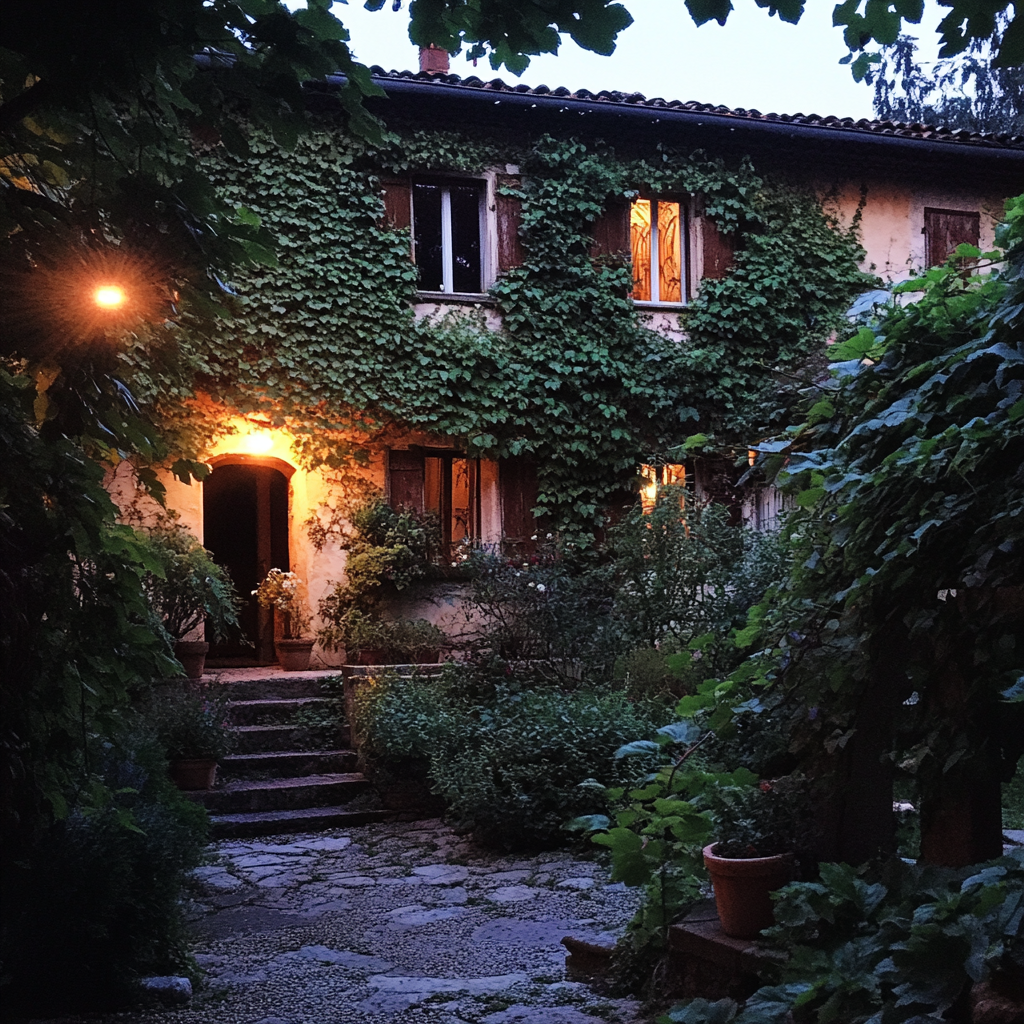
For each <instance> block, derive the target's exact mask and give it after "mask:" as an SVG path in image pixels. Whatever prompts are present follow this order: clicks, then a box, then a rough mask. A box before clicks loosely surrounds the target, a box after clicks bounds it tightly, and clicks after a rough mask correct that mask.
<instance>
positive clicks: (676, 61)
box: [333, 0, 940, 117]
mask: <svg viewBox="0 0 1024 1024" xmlns="http://www.w3.org/2000/svg"><path fill="white" fill-rule="evenodd" d="M625 3H626V7H627V8H628V9H629V11H630V13H631V14H632V15H633V18H634V23H633V24H632V25H631V26H630V27H629V28H628V29H626V31H625V32H624V33H623V34H622V35H621V36H620V42H619V45H618V47H617V48H616V51H615V53H614V54H612V55H611V56H610V57H602V56H599V55H598V54H595V53H590V52H588V51H585V50H581V49H580V48H579V47H577V46H576V45H575V44H574V43H573V42H572V41H571V40H566V41H565V43H564V44H563V46H562V49H561V51H560V53H559V54H558V55H557V56H546V57H538V58H534V60H533V61H532V63H531V64H530V66H529V68H527V70H526V72H525V73H524V74H523V75H522V77H521V78H520V79H518V80H517V79H516V77H515V76H514V75H512V74H510V73H509V71H508V70H506V69H502V70H501V71H500V72H495V71H493V70H492V69H491V67H490V64H489V63H488V62H487V61H486V60H482V61H480V62H479V63H478V66H477V67H476V68H474V67H473V66H472V64H471V63H470V62H468V61H467V60H466V59H465V58H464V57H463V56H459V57H456V58H455V59H454V60H453V61H452V71H453V72H454V73H455V74H458V75H462V76H468V75H474V74H475V75H478V76H479V77H481V78H483V79H485V80H487V79H490V78H494V77H501V78H503V79H504V80H505V81H508V82H516V81H522V82H525V83H526V84H527V85H540V84H542V83H543V84H544V85H548V86H550V87H551V88H555V87H556V86H560V85H564V86H568V87H569V88H570V89H580V88H586V89H590V90H592V91H594V92H597V91H600V90H601V89H617V90H621V91H624V92H642V93H644V94H645V95H647V96H648V97H654V96H661V97H663V98H665V99H678V100H698V101H700V102H702V103H714V104H724V105H725V106H729V107H746V108H748V109H749V108H754V109H757V110H760V111H761V112H762V113H768V112H774V113H784V114H795V113H803V114H812V113H813V114H823V115H824V114H836V115H840V116H852V117H871V116H872V110H871V89H870V88H869V87H868V86H866V85H864V84H863V83H856V82H854V81H853V78H852V76H851V75H850V70H849V68H848V67H845V66H843V65H840V64H839V63H838V60H839V58H840V57H842V56H843V55H844V54H845V53H846V48H845V46H844V45H843V40H842V33H841V32H840V30H839V29H836V28H833V27H832V7H833V4H832V3H831V2H830V0H810V3H809V5H808V11H807V13H806V14H805V15H804V17H803V19H802V20H801V22H800V24H799V25H788V24H785V23H783V22H780V21H779V19H778V18H771V17H769V16H768V14H767V12H766V11H764V10H761V9H760V8H757V7H755V6H754V4H753V2H752V0H736V7H737V10H736V11H734V12H733V13H732V15H731V16H730V18H729V22H728V24H727V25H726V26H725V27H720V26H718V25H717V24H715V23H713V22H712V23H710V24H707V25H703V26H701V27H700V28H697V27H696V26H695V25H694V24H693V22H692V21H691V20H690V17H689V15H688V14H687V12H686V9H685V7H684V6H683V2H682V0H625ZM333 11H334V14H335V15H337V16H338V17H339V18H340V19H341V20H342V21H343V22H344V23H345V25H346V26H347V27H348V28H349V30H350V32H351V33H352V42H351V46H352V49H353V50H354V51H355V54H356V56H357V57H358V58H359V59H360V60H361V61H363V62H364V63H366V64H380V65H381V66H383V67H384V68H385V69H387V70H392V69H396V70H405V69H413V70H415V69H417V68H418V51H417V50H416V48H415V47H414V46H413V45H412V44H411V43H410V42H409V37H408V17H409V15H408V0H404V2H403V6H402V9H401V10H400V11H398V12H394V11H392V9H391V0H388V2H387V3H386V5H385V7H384V9H383V10H381V11H377V12H370V11H366V10H364V9H363V7H362V6H361V5H360V4H358V3H351V4H347V5H346V4H335V6H334V8H333ZM939 18H940V15H939V13H938V10H937V8H936V5H935V4H934V0H928V3H927V5H926V13H925V17H924V20H923V22H922V24H921V25H920V26H913V27H911V29H910V32H911V34H913V35H916V36H918V38H920V39H921V40H922V41H924V42H925V43H926V44H927V49H928V50H929V51H930V53H931V54H934V52H935V45H934V43H933V42H932V40H933V38H934V27H935V25H936V24H937V23H938V21H939Z"/></svg>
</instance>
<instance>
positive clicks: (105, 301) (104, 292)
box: [93, 284, 124, 309]
mask: <svg viewBox="0 0 1024 1024" xmlns="http://www.w3.org/2000/svg"><path fill="white" fill-rule="evenodd" d="M93 298H94V299H95V301H96V305H97V306H101V307H102V308H103V309H117V307H118V306H122V305H124V292H123V291H122V290H121V289H120V288H118V287H117V285H114V284H105V285H102V286H101V287H99V288H97V289H96V291H95V293H94V295H93Z"/></svg>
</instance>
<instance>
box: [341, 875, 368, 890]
mask: <svg viewBox="0 0 1024 1024" xmlns="http://www.w3.org/2000/svg"><path fill="white" fill-rule="evenodd" d="M331 881H332V882H333V883H334V885H341V886H344V887H345V888H351V887H353V886H362V885H376V884H377V880H376V879H375V878H371V877H370V876H369V875H346V876H344V877H340V878H339V877H338V876H337V875H335V876H333V877H332V878H331Z"/></svg>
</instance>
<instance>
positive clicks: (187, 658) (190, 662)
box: [174, 640, 210, 679]
mask: <svg viewBox="0 0 1024 1024" xmlns="http://www.w3.org/2000/svg"><path fill="white" fill-rule="evenodd" d="M209 650H210V645H209V644H208V643H204V642H203V641H202V640H177V641H175V644H174V656H175V657H176V658H177V659H178V661H180V662H181V667H182V668H183V669H184V670H185V676H186V677H187V678H188V679H202V678H203V669H204V668H205V667H206V655H207V653H208V652H209Z"/></svg>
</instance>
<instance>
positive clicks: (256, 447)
mask: <svg viewBox="0 0 1024 1024" xmlns="http://www.w3.org/2000/svg"><path fill="white" fill-rule="evenodd" d="M244 444H245V450H246V451H247V452H249V453H250V454H252V455H266V453H267V452H269V451H270V449H271V448H273V447H274V438H273V435H272V434H271V433H270V431H269V430H253V431H250V432H249V433H248V434H247V435H246V437H245V441H244Z"/></svg>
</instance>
